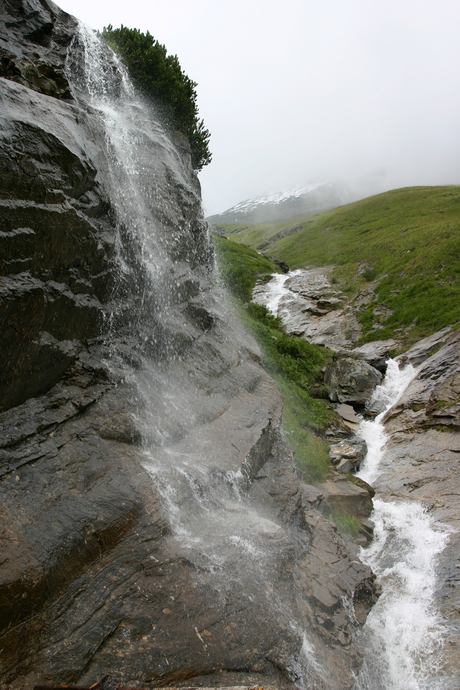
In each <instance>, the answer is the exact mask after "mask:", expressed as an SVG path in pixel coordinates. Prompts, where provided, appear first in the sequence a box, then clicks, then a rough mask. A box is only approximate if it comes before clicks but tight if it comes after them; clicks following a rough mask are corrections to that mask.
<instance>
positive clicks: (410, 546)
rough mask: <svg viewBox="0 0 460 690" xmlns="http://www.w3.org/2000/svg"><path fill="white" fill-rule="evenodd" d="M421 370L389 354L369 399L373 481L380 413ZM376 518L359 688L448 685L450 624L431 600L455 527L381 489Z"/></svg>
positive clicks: (381, 440)
mask: <svg viewBox="0 0 460 690" xmlns="http://www.w3.org/2000/svg"><path fill="white" fill-rule="evenodd" d="M415 374H416V371H415V370H414V369H413V367H412V366H411V365H409V366H407V367H406V368H405V369H402V370H400V369H399V367H398V364H397V362H396V361H394V360H390V361H389V363H388V370H387V375H386V378H385V381H384V382H383V384H382V385H381V386H378V387H377V389H376V391H375V392H374V396H373V399H372V401H371V403H374V404H375V403H380V405H381V406H382V407H383V411H382V412H381V413H380V414H379V415H378V416H377V417H376V418H375V420H373V421H370V420H363V421H362V422H361V425H360V428H359V431H358V435H359V436H361V437H362V438H364V439H365V440H366V442H367V445H368V454H367V457H366V459H365V462H364V463H363V466H362V468H361V470H360V472H359V475H358V476H360V477H361V478H362V479H364V480H365V481H366V482H368V483H370V484H372V483H373V482H374V481H375V480H376V479H377V477H378V476H379V473H380V463H381V460H382V458H383V457H384V453H385V443H386V441H387V437H386V434H385V428H384V425H383V423H382V419H383V417H384V415H385V413H386V411H387V410H388V409H389V408H390V407H391V406H392V405H394V404H395V403H396V402H397V400H398V398H399V397H400V396H401V394H402V393H403V392H404V389H405V388H406V387H407V385H408V384H409V383H410V381H411V380H412V378H413V377H414V376H415ZM372 520H373V521H374V524H375V528H374V540H373V542H372V543H371V545H370V546H369V547H368V548H366V549H361V553H360V558H361V560H362V561H363V562H365V563H367V564H368V565H369V566H370V567H371V568H372V570H373V571H374V572H375V573H376V575H377V577H378V579H379V582H380V584H381V587H382V595H381V597H380V599H379V601H378V602H377V604H376V605H375V606H374V608H373V609H372V610H371V612H370V614H369V616H368V619H367V622H366V625H365V627H364V629H363V631H362V633H361V637H362V640H363V643H364V645H365V649H366V655H365V662H364V665H363V667H362V669H361V672H360V674H359V677H358V680H357V683H356V686H355V690H422V689H428V688H429V689H430V690H435V689H437V690H441V689H442V688H447V687H448V685H446V681H445V680H444V679H442V678H439V677H438V673H439V659H440V656H441V650H442V645H443V634H444V628H443V623H442V620H441V619H440V616H439V614H438V613H437V611H436V608H435V606H434V604H433V601H434V597H435V593H436V587H437V582H436V556H437V555H438V554H440V553H441V552H442V551H443V549H444V548H445V546H446V545H447V540H448V534H449V530H448V529H447V528H446V527H445V526H444V525H442V524H439V523H436V522H435V521H434V520H433V518H431V517H430V516H429V515H428V514H427V513H426V512H425V510H424V508H423V506H422V505H420V504H419V503H418V502H416V501H399V502H393V501H386V500H385V501H384V500H381V499H379V498H378V494H376V498H374V511H373V513H372Z"/></svg>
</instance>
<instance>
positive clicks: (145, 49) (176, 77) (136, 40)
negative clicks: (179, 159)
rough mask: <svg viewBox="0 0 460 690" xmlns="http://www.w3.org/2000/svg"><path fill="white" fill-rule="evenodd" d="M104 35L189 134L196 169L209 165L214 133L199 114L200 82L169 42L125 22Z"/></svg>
mask: <svg viewBox="0 0 460 690" xmlns="http://www.w3.org/2000/svg"><path fill="white" fill-rule="evenodd" d="M102 36H103V38H104V40H105V41H106V43H107V44H108V45H109V46H110V47H111V48H112V49H113V50H115V52H117V53H118V54H119V56H120V58H121V60H122V61H123V62H124V64H125V65H126V67H127V68H128V71H129V75H130V77H131V79H132V80H133V82H134V83H135V84H136V86H138V87H139V88H140V89H142V91H144V93H145V94H147V95H148V96H150V97H153V98H154V99H155V101H156V103H157V105H159V107H160V109H161V111H162V114H163V117H164V118H165V119H166V121H167V122H168V123H169V124H170V126H171V127H172V128H173V129H176V130H178V131H179V132H182V134H185V136H186V137H187V138H188V141H189V143H190V148H191V151H192V164H193V167H194V169H195V170H201V169H202V168H203V167H204V166H205V165H208V163H210V162H211V152H210V150H209V139H210V136H211V135H210V133H209V131H208V130H207V129H206V128H205V126H204V122H203V120H200V119H199V117H198V106H197V94H196V90H195V87H196V86H197V84H196V82H194V81H192V80H191V79H189V77H187V75H186V74H185V72H183V70H182V68H181V66H180V63H179V60H178V58H177V55H167V52H166V48H165V46H164V45H161V44H160V43H158V41H156V40H155V39H154V37H153V36H152V35H151V34H150V33H149V32H148V31H147V33H146V34H144V33H142V32H141V31H139V29H128V28H127V27H126V26H123V24H122V25H121V27H120V28H119V29H114V28H113V27H112V25H111V24H109V26H107V27H104V30H103V32H102Z"/></svg>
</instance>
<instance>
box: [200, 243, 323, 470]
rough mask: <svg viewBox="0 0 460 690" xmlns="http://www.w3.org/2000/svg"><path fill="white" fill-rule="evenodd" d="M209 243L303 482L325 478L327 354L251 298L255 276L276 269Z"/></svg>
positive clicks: (241, 250)
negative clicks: (256, 350) (275, 399)
mask: <svg viewBox="0 0 460 690" xmlns="http://www.w3.org/2000/svg"><path fill="white" fill-rule="evenodd" d="M214 246H215V249H216V255H217V260H218V264H219V269H220V275H221V278H222V281H223V282H224V284H225V286H226V287H227V289H228V290H229V292H230V293H231V294H232V295H233V297H234V298H235V300H234V305H233V306H234V308H235V310H236V313H237V315H238V316H239V318H240V320H241V321H242V323H243V324H244V325H245V326H246V328H247V329H248V330H249V331H250V332H251V333H252V334H253V336H254V337H255V339H256V340H257V342H258V343H259V346H260V349H261V352H262V365H263V367H264V368H265V369H266V371H268V372H269V374H270V375H271V376H272V377H273V379H274V380H275V382H276V385H277V387H278V390H279V391H280V393H281V397H282V399H283V429H284V431H285V432H286V433H287V436H288V439H289V441H290V442H291V444H292V445H293V447H294V449H295V458H296V462H297V464H298V466H299V468H300V469H301V470H302V472H303V474H304V477H305V479H307V480H308V481H316V480H321V479H324V477H325V476H326V475H327V473H328V471H329V466H330V465H329V457H328V454H327V451H328V448H327V445H326V444H325V443H324V441H322V440H321V438H320V437H319V434H320V433H321V432H322V431H323V430H325V429H326V428H327V427H328V426H329V424H330V422H331V421H332V420H334V419H335V412H333V411H332V410H331V405H330V403H329V401H328V400H327V394H328V389H327V387H326V386H325V385H324V384H323V373H322V369H323V367H324V366H325V365H326V364H327V363H328V362H329V360H330V359H331V357H332V352H331V351H330V350H328V349H327V348H325V347H319V346H317V345H310V344H309V343H307V342H305V341H304V340H301V339H299V338H293V337H290V336H288V335H286V334H285V333H284V332H283V329H282V326H281V320H280V319H279V318H275V317H274V316H272V315H271V314H270V313H269V312H268V310H267V309H266V308H265V307H262V306H260V305H259V304H255V303H254V302H251V301H250V300H251V294H252V289H253V287H254V285H255V284H256V280H265V279H267V278H270V276H271V274H272V273H274V272H275V271H276V270H278V269H277V266H276V265H275V264H273V263H272V262H271V261H270V260H269V259H267V258H266V257H262V256H260V255H259V254H257V252H256V251H254V250H253V249H250V248H249V247H246V246H245V245H242V244H236V243H234V242H231V241H229V240H227V239H225V238H223V237H214ZM312 432H314V433H312Z"/></svg>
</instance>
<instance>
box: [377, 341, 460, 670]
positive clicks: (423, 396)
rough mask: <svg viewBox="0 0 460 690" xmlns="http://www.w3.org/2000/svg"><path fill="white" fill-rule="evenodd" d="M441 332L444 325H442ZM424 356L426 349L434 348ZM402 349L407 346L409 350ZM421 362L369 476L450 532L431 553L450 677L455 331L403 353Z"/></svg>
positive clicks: (458, 348) (458, 546)
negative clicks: (417, 503)
mask: <svg viewBox="0 0 460 690" xmlns="http://www.w3.org/2000/svg"><path fill="white" fill-rule="evenodd" d="M446 330H447V329H446ZM439 344H441V347H440V349H438V350H437V351H436V352H435V353H434V354H431V356H429V357H428V358H427V353H429V352H430V350H432V348H433V347H434V348H435V349H436V348H437V347H439ZM409 352H410V351H409ZM412 355H413V357H414V358H415V360H413V361H420V358H422V359H423V360H424V361H423V363H422V365H421V367H420V369H419V371H418V374H417V375H416V377H415V378H414V379H413V380H412V382H411V383H410V384H409V386H408V387H407V389H406V391H405V393H404V394H403V396H402V397H401V398H400V399H399V400H398V402H397V404H396V405H395V406H393V407H392V408H391V409H390V410H389V411H388V413H387V414H386V417H385V427H386V430H387V432H388V433H389V434H390V435H391V437H390V440H389V441H388V443H387V445H386V452H385V458H384V460H383V464H382V465H381V474H380V475H379V477H378V478H377V480H376V482H375V487H376V489H377V491H378V493H379V498H382V499H383V500H389V501H395V500H414V499H415V500H417V501H420V502H421V503H422V505H424V506H425V507H426V509H427V511H429V514H430V515H431V516H432V517H433V518H434V519H435V520H436V521H438V522H440V523H444V524H445V525H446V526H447V527H448V528H449V529H451V530H452V534H451V536H450V537H449V543H448V546H447V548H446V549H445V550H444V551H443V552H442V553H441V554H440V555H439V556H438V558H437V573H438V575H437V577H438V578H439V586H438V590H437V595H436V604H437V606H438V607H439V610H440V612H441V615H442V616H443V618H444V624H445V625H446V626H447V631H448V632H447V637H448V644H446V646H445V648H444V649H443V654H442V661H441V663H442V667H443V672H444V673H445V674H446V676H447V677H449V678H453V679H454V680H457V678H458V668H459V663H460V651H459V650H460V636H459V632H458V630H459V625H460V624H459V598H458V591H459V587H460V572H459V569H458V568H457V567H456V563H457V562H458V558H459V556H460V539H459V537H458V535H459V529H460V513H459V508H458V506H459V498H460V475H459V472H458V458H459V457H460V455H459V454H460V431H459V411H458V396H459V394H460V389H459V386H458V383H459V372H460V331H454V332H450V333H449V332H446V331H444V332H440V333H438V334H435V336H434V337H433V338H432V339H425V340H424V341H421V345H420V347H418V346H417V345H416V346H414V348H412V354H411V355H410V356H409V357H408V359H411V358H412Z"/></svg>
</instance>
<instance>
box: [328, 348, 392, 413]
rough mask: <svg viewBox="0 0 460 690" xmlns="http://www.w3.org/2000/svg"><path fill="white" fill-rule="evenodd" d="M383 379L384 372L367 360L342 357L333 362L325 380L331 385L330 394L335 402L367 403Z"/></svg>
mask: <svg viewBox="0 0 460 690" xmlns="http://www.w3.org/2000/svg"><path fill="white" fill-rule="evenodd" d="M381 381H382V374H381V373H380V372H379V371H378V370H377V369H375V368H374V367H372V366H371V365H370V364H368V363H367V362H364V361H361V360H358V359H352V358H351V357H341V358H340V359H338V360H336V361H333V362H331V363H330V364H329V365H328V367H327V369H326V372H325V374H324V382H325V383H326V384H327V385H328V386H330V387H331V392H330V394H329V397H330V399H331V400H332V401H333V402H340V403H349V402H353V403H355V404H356V405H365V404H366V402H367V401H368V400H369V399H370V398H371V396H372V393H373V392H374V389H375V388H376V386H378V385H379V383H381Z"/></svg>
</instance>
